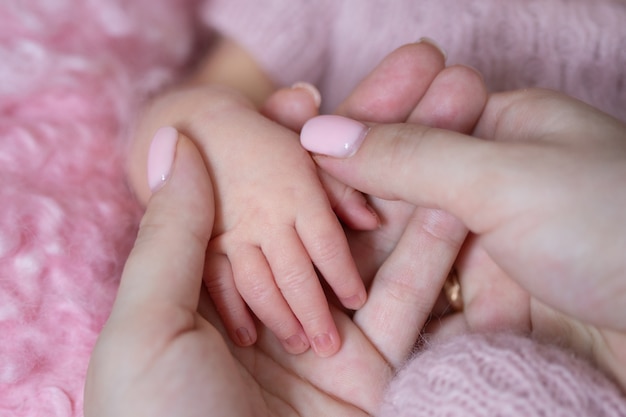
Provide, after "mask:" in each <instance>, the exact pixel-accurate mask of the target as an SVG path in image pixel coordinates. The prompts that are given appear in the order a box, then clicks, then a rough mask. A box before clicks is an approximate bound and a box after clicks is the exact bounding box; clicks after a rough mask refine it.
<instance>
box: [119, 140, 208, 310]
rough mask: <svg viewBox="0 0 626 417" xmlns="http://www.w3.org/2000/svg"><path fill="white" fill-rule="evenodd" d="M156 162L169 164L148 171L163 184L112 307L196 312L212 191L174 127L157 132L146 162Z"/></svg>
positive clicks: (199, 163)
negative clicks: (160, 305) (158, 307)
mask: <svg viewBox="0 0 626 417" xmlns="http://www.w3.org/2000/svg"><path fill="white" fill-rule="evenodd" d="M159 158H161V160H167V159H168V158H170V160H171V161H172V165H171V168H170V169H169V170H168V169H166V168H167V167H166V168H162V169H163V170H164V171H163V172H156V173H154V172H153V173H152V175H153V176H155V175H156V176H157V177H159V176H160V178H162V179H166V180H165V181H164V184H163V186H162V187H161V188H160V189H159V190H158V191H156V192H153V194H152V197H151V198H150V201H149V202H148V207H147V210H146V213H145V214H144V216H143V219H142V221H141V225H140V228H139V233H138V236H137V240H136V242H135V246H134V247H133V249H132V251H131V253H130V255H129V257H128V260H127V262H126V265H125V267H124V272H123V274H122V280H121V283H120V288H119V292H118V297H117V300H116V304H115V307H116V308H117V309H120V308H122V309H124V310H125V311H126V313H131V314H132V311H137V310H138V309H142V308H144V307H146V306H149V305H154V304H155V303H169V304H175V305H177V306H180V307H183V308H187V309H191V310H195V309H196V308H197V303H198V297H199V294H200V287H201V285H202V273H203V266H204V260H205V252H206V248H207V244H208V241H209V238H210V236H211V230H212V227H213V218H214V210H215V208H214V200H213V189H212V187H211V183H210V178H209V175H208V173H207V170H206V167H205V165H204V162H203V160H202V157H201V156H200V153H199V151H198V149H197V148H196V147H195V145H194V144H193V143H192V142H191V140H189V139H188V138H187V137H185V136H184V135H182V134H179V133H178V132H176V131H175V130H174V129H173V128H165V129H161V130H160V131H159V132H157V134H156V135H155V138H154V139H153V142H152V145H151V149H150V162H152V161H153V160H158V159H159ZM157 165H158V164H157ZM162 165H163V164H162ZM165 165H167V163H165ZM156 169H157V170H158V169H159V167H158V166H157V168H156ZM166 171H167V172H166ZM128 310H131V312H129V311H128Z"/></svg>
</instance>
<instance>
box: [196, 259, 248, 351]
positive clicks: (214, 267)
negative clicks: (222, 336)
mask: <svg viewBox="0 0 626 417" xmlns="http://www.w3.org/2000/svg"><path fill="white" fill-rule="evenodd" d="M204 283H205V285H206V288H207V292H208V293H209V295H210V297H211V299H212V300H213V303H214V304H215V309H216V310H217V312H218V314H219V315H220V317H221V318H222V321H223V322H224V326H225V327H226V331H227V332H228V334H229V336H230V338H231V339H232V340H233V342H235V343H236V344H237V345H239V346H250V345H252V344H254V342H256V339H257V333H256V326H255V324H254V319H253V318H252V316H251V314H250V312H249V311H248V307H247V306H246V303H245V302H244V300H243V299H242V298H241V296H240V295H239V292H238V291H237V288H236V286H235V281H234V279H233V271H232V268H231V265H230V262H229V261H228V257H227V256H226V255H223V254H219V253H211V252H209V253H207V257H206V264H205V267H204Z"/></svg>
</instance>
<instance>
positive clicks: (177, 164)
mask: <svg viewBox="0 0 626 417" xmlns="http://www.w3.org/2000/svg"><path fill="white" fill-rule="evenodd" d="M435 73H436V71H435ZM425 87H428V84H425ZM425 87H420V88H425ZM367 88H369V87H367V85H366V86H365V87H359V88H357V90H356V91H355V94H364V91H366V90H365V89H367ZM418 93H420V92H419V91H418ZM420 94H423V92H421V93H420ZM405 111H406V110H405ZM178 137H179V139H178V144H177V145H176V153H175V155H176V156H175V160H174V165H173V170H172V172H171V175H169V177H168V179H167V181H166V182H165V184H164V186H163V187H162V188H161V189H160V190H158V191H157V192H155V193H154V194H153V196H152V198H151V199H150V202H149V204H148V209H147V211H146V214H145V217H144V219H143V221H142V226H141V229H140V234H139V237H138V239H137V244H136V246H135V248H134V249H133V251H132V253H131V255H130V257H129V259H128V262H127V265H126V268H125V270H124V274H123V277H122V282H121V285H120V289H119V294H118V298H117V300H116V303H115V305H114V308H113V312H112V314H111V317H110V320H109V322H108V323H107V325H106V327H105V329H104V330H103V332H102V335H101V337H100V339H99V341H98V343H97V346H96V348H95V350H94V353H93V356H92V360H91V363H90V369H89V373H88V379H87V386H86V394H85V414H86V415H87V416H108V415H115V416H124V415H133V416H135V415H151V416H158V415H180V416H185V415H204V414H206V412H207V410H210V412H214V413H216V414H228V415H238V416H247V415H272V416H282V415H291V414H293V413H296V414H299V415H303V416H307V415H311V416H312V415H341V416H344V415H345V416H361V415H362V416H365V415H369V414H373V413H374V412H375V411H376V410H377V407H378V404H379V400H380V398H381V396H382V393H383V390H384V389H385V387H386V385H387V383H388V381H389V379H390V377H391V375H392V374H393V371H394V369H393V365H391V364H390V362H392V363H395V362H400V361H401V360H402V359H403V358H404V356H403V355H404V353H403V352H406V351H408V350H409V349H410V348H411V346H412V345H413V342H414V339H413V340H411V339H409V338H404V337H401V338H399V339H397V340H396V339H394V338H386V337H383V334H385V330H386V329H384V328H382V327H381V326H374V327H371V328H370V329H369V330H368V332H365V331H364V330H362V329H361V328H360V327H358V326H357V325H355V323H354V322H353V321H352V320H351V319H350V317H349V316H348V315H347V314H346V313H344V312H341V311H337V310H334V311H333V314H334V317H335V320H336V323H337V326H338V330H339V332H340V335H341V337H342V339H343V340H344V343H343V344H342V347H341V349H340V351H339V352H338V353H337V354H336V355H334V356H332V357H330V358H319V357H317V356H316V355H315V354H313V353H312V352H311V351H309V352H306V353H305V354H302V355H298V356H294V355H290V354H288V353H286V352H285V351H284V350H283V348H282V345H281V344H280V342H279V341H278V340H277V339H276V338H275V337H273V336H272V335H271V334H270V332H269V331H268V330H267V329H265V328H262V327H260V328H259V340H258V342H257V343H256V344H255V345H254V346H251V347H247V348H241V347H237V346H235V345H233V344H232V343H231V342H230V339H229V338H227V337H226V336H225V335H226V332H225V330H224V329H223V327H222V326H221V324H220V320H219V318H218V316H217V314H216V312H215V309H214V307H213V305H212V304H211V301H210V299H209V298H208V296H207V295H206V293H205V292H203V291H201V282H202V268H203V265H204V259H205V250H206V247H207V242H208V239H209V237H210V236H211V228H212V219H213V214H214V207H213V205H212V200H211V199H210V198H209V199H208V200H207V199H197V198H195V197H196V196H197V195H209V196H212V193H211V186H210V179H209V178H208V175H207V173H206V170H205V168H204V164H203V163H202V159H201V157H200V155H199V153H198V151H197V149H196V148H195V147H194V146H193V144H192V143H191V142H190V141H189V140H188V139H187V138H186V137H184V136H182V135H179V136H178ZM162 177H163V176H162V175H161V173H160V172H158V171H157V172H156V174H155V175H154V178H156V181H155V184H158V183H159V181H160V180H159V179H160V178H162ZM166 177H167V176H166ZM377 291H379V290H378V289H375V288H373V289H372V293H371V295H372V296H374V298H377V296H376V293H377ZM198 300H200V301H198ZM394 302H396V300H393V299H391V300H388V301H387V303H388V304H389V305H390V304H393V303H394ZM407 307H408V306H404V309H406V308H407ZM198 311H199V312H200V313H198ZM403 311H405V310H403V309H398V310H390V314H388V315H387V319H388V320H389V321H391V322H401V321H402V320H404V316H402V315H401V314H402V312H403ZM358 314H360V313H357V315H358ZM370 335H371V336H370ZM381 352H392V353H395V354H396V356H392V357H391V358H388V356H389V355H386V354H381Z"/></svg>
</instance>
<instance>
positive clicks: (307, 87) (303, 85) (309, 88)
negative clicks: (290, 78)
mask: <svg viewBox="0 0 626 417" xmlns="http://www.w3.org/2000/svg"><path fill="white" fill-rule="evenodd" d="M291 88H292V89H294V90H295V89H301V90H304V91H306V92H307V93H309V95H310V96H311V98H312V99H313V102H314V103H315V106H316V107H317V108H319V107H320V105H321V104H322V94H321V93H320V90H318V89H317V87H315V86H314V85H313V84H310V83H307V82H304V81H300V82H297V83H295V84H293V85H292V86H291Z"/></svg>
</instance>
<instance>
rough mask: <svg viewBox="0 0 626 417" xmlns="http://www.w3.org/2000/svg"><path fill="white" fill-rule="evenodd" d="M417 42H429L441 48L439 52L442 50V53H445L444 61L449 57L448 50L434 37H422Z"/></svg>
mask: <svg viewBox="0 0 626 417" xmlns="http://www.w3.org/2000/svg"><path fill="white" fill-rule="evenodd" d="M417 43H428V44H430V45H432V46H434V47H435V48H437V49H438V50H439V52H441V55H443V60H444V61H446V60H447V59H448V53H447V52H446V50H445V49H443V48H442V47H441V45H439V44H438V43H437V42H436V41H435V40H434V39H431V38H426V37H424V38H420V40H418V41H417Z"/></svg>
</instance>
